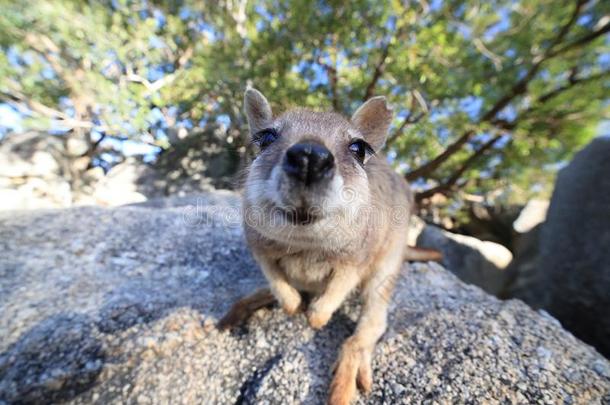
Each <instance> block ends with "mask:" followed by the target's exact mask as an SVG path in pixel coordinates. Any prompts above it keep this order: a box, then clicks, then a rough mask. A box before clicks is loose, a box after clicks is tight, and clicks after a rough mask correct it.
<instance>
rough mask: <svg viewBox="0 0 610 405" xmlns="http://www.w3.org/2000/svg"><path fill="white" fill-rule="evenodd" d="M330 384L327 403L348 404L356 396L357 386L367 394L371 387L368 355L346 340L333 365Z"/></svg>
mask: <svg viewBox="0 0 610 405" xmlns="http://www.w3.org/2000/svg"><path fill="white" fill-rule="evenodd" d="M333 373H334V377H333V380H332V383H331V385H330V395H329V398H328V404H329V405H349V404H350V403H351V402H352V400H354V398H355V397H356V393H357V387H359V388H360V390H361V391H362V393H363V394H365V395H368V394H369V393H370V392H371V389H372V387H373V372H372V369H371V363H370V356H369V355H367V353H366V352H365V351H364V350H362V349H359V348H358V347H357V345H355V344H354V341H352V340H348V341H346V343H345V344H344V345H343V348H342V349H341V354H340V355H339V358H338V359H337V362H336V363H335V367H334V371H333Z"/></svg>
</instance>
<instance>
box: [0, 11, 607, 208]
mask: <svg viewBox="0 0 610 405" xmlns="http://www.w3.org/2000/svg"><path fill="white" fill-rule="evenodd" d="M2 1H4V4H3V5H2V10H3V13H2V15H0V46H1V47H2V51H3V52H2V54H0V100H2V101H4V102H5V103H9V104H11V105H12V106H14V107H15V108H17V109H18V110H19V111H21V112H22V113H23V114H24V116H26V117H28V121H27V124H28V125H29V126H33V127H36V128H39V129H44V130H54V131H57V130H58V129H62V130H63V131H64V132H65V134H64V135H63V136H65V137H66V138H70V137H73V138H77V139H84V140H86V142H87V145H88V146H87V152H86V153H84V155H83V156H79V159H85V163H86V164H82V162H81V165H80V166H79V167H78V169H77V170H76V172H78V171H79V170H80V171H82V170H85V169H86V168H87V167H91V166H92V165H95V164H101V163H104V161H106V163H108V162H110V163H112V162H116V161H119V160H120V159H121V157H122V153H121V149H120V145H121V143H124V142H127V141H135V142H138V143H145V144H149V145H151V147H152V148H154V150H158V151H163V150H165V149H168V148H171V147H172V145H175V144H177V143H179V142H181V139H182V138H184V137H185V136H190V137H193V136H198V137H201V139H202V141H203V142H214V143H215V144H217V145H219V147H221V148H231V149H232V150H234V151H236V153H238V154H239V155H240V156H241V157H242V161H245V160H246V159H247V156H248V153H249V148H250V144H249V140H248V139H247V135H246V131H244V125H245V122H244V119H243V117H242V113H241V105H242V102H241V98H242V94H243V90H244V88H245V86H246V84H248V83H252V84H254V85H255V86H256V87H258V88H260V89H261V90H262V91H263V92H265V94H267V95H268V96H269V98H270V100H271V102H272V104H274V107H275V109H276V111H277V110H283V109H286V108H288V107H290V106H292V105H306V106H309V107H311V108H316V109H334V110H337V111H341V112H344V113H349V112H350V111H353V109H354V108H355V107H356V106H357V105H358V104H359V103H361V102H362V101H363V100H366V99H367V98H369V97H371V96H372V95H374V94H384V95H387V96H388V98H389V100H390V102H391V103H392V104H393V105H394V106H395V111H396V118H395V123H394V126H393V129H392V133H391V135H390V139H389V141H388V144H389V158H390V159H391V161H392V162H393V164H394V165H395V166H396V168H397V170H399V171H401V172H404V175H405V177H406V178H407V179H409V180H410V181H412V182H413V183H414V185H415V186H416V187H417V189H418V190H419V194H418V198H419V200H420V201H421V202H422V203H425V202H426V201H429V199H430V198H431V197H433V196H437V195H445V196H453V197H455V198H468V197H469V196H471V195H473V194H476V195H484V196H489V195H497V194H498V191H504V189H510V191H511V193H509V195H510V196H511V198H516V197H515V196H517V198H525V197H527V196H529V195H530V194H531V193H534V192H536V191H539V189H540V187H541V185H544V184H548V183H549V181H550V178H552V176H553V174H554V172H555V170H556V169H557V165H558V164H560V163H562V162H564V161H565V160H566V159H568V158H569V157H570V155H571V154H572V153H573V151H574V150H575V149H577V148H578V147H579V146H581V145H583V144H585V143H587V142H588V141H589V140H590V139H591V138H592V137H593V136H595V134H596V132H597V129H598V125H599V123H600V122H601V121H602V120H604V119H607V118H608V112H609V105H608V96H607V95H608V94H610V80H609V77H610V55H609V52H608V51H609V46H610V44H609V40H608V32H609V31H610V2H607V1H601V0H599V1H594V0H591V1H587V0H574V1H571V2H564V3H558V2H556V1H551V0H533V1H523V0H522V1H505V0H493V1H488V2H480V1H438V0H435V1H432V2H430V3H428V2H415V1H402V2H399V1H391V2H375V1H365V0H357V1H353V2H342V1H320V2H315V3H312V2H310V1H304V0H290V1H282V2H279V1H270V0H266V1H259V2H247V1H246V0H227V1H221V2H195V1H159V2H152V1H126V0H112V1H99V2H75V1H68V0H54V1H31V0H29V1H22V2H12V1H7V0H2ZM74 176H75V178H77V177H78V173H75V174H74ZM458 191H459V193H456V192H458Z"/></svg>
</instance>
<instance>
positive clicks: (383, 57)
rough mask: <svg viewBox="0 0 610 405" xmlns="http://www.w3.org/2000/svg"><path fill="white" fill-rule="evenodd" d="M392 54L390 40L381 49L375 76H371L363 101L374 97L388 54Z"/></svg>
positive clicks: (374, 72)
mask: <svg viewBox="0 0 610 405" xmlns="http://www.w3.org/2000/svg"><path fill="white" fill-rule="evenodd" d="M389 54H390V41H388V43H387V44H386V45H385V46H384V47H383V50H382V51H381V57H380V58H379V62H377V65H375V70H373V76H372V77H371V81H370V82H369V84H368V85H367V86H366V90H365V91H364V97H363V98H362V101H363V102H364V101H366V100H368V99H369V98H371V97H373V93H374V92H375V86H377V82H378V81H379V79H380V78H381V75H382V74H383V71H384V70H385V62H386V60H387V59H388V55H389Z"/></svg>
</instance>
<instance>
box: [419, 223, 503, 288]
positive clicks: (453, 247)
mask: <svg viewBox="0 0 610 405" xmlns="http://www.w3.org/2000/svg"><path fill="white" fill-rule="evenodd" d="M412 228H413V226H412ZM417 246H421V247H427V248H433V249H437V250H439V251H441V252H442V253H443V265H445V267H447V269H448V270H450V271H451V272H453V273H454V274H455V275H457V276H458V277H459V278H460V279H461V280H462V281H464V282H466V283H469V284H474V285H477V286H479V287H481V288H482V289H483V290H485V291H487V292H488V293H490V294H494V295H499V294H500V292H501V291H503V289H504V287H505V285H506V281H507V276H506V272H505V269H506V267H507V266H508V264H509V263H510V262H511V260H512V258H513V255H512V253H511V252H510V251H509V250H508V249H507V248H505V247H504V246H502V245H500V244H498V243H494V242H488V241H482V240H479V239H476V238H473V237H471V236H466V235H459V234H456V233H451V232H447V231H444V230H442V229H440V228H437V227H435V226H432V225H427V226H425V227H424V228H423V230H422V231H421V233H420V234H419V236H418V237H417Z"/></svg>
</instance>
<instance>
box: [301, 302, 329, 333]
mask: <svg viewBox="0 0 610 405" xmlns="http://www.w3.org/2000/svg"><path fill="white" fill-rule="evenodd" d="M331 316H332V313H330V312H327V311H323V310H320V309H316V307H315V306H313V307H312V308H311V309H310V310H309V312H307V322H309V326H311V327H312V328H314V329H322V328H323V327H324V326H325V325H326V324H327V323H328V321H329V320H330V318H331Z"/></svg>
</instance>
